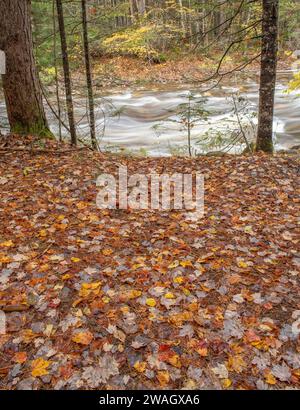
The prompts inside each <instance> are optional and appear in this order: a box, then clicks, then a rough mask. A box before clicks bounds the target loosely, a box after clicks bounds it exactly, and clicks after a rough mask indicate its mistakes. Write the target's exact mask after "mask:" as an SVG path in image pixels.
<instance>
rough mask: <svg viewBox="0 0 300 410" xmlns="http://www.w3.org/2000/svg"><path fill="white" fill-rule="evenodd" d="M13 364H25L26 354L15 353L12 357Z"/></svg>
mask: <svg viewBox="0 0 300 410" xmlns="http://www.w3.org/2000/svg"><path fill="white" fill-rule="evenodd" d="M13 360H14V362H16V363H20V364H22V363H25V362H26V360H27V353H26V352H17V353H15V355H14V357H13Z"/></svg>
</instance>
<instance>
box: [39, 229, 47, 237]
mask: <svg viewBox="0 0 300 410" xmlns="http://www.w3.org/2000/svg"><path fill="white" fill-rule="evenodd" d="M39 236H41V237H42V238H44V237H45V236H47V231H46V229H41V230H40V232H39Z"/></svg>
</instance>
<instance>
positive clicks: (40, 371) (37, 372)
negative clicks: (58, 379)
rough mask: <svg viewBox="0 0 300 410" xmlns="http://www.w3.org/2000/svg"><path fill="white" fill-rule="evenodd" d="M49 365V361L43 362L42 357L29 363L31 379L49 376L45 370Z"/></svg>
mask: <svg viewBox="0 0 300 410" xmlns="http://www.w3.org/2000/svg"><path fill="white" fill-rule="evenodd" d="M50 364H51V361H50V360H44V359H43V358H42V357H39V358H38V359H35V360H33V361H32V362H31V367H32V371H31V375H32V376H33V377H39V376H46V375H47V374H49V372H48V370H47V368H48V366H49V365H50Z"/></svg>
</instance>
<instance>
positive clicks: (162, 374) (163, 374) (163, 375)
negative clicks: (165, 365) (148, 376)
mask: <svg viewBox="0 0 300 410" xmlns="http://www.w3.org/2000/svg"><path fill="white" fill-rule="evenodd" d="M156 377H157V380H158V381H159V384H160V385H161V386H162V387H164V386H166V385H167V384H168V383H169V381H170V374H169V372H168V371H167V370H160V371H158V372H157V376H156Z"/></svg>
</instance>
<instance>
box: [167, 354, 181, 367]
mask: <svg viewBox="0 0 300 410" xmlns="http://www.w3.org/2000/svg"><path fill="white" fill-rule="evenodd" d="M167 362H168V363H169V364H171V365H172V366H174V367H178V368H179V369H180V368H181V362H180V358H179V356H178V354H174V355H172V356H170V357H168V360H167Z"/></svg>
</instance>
